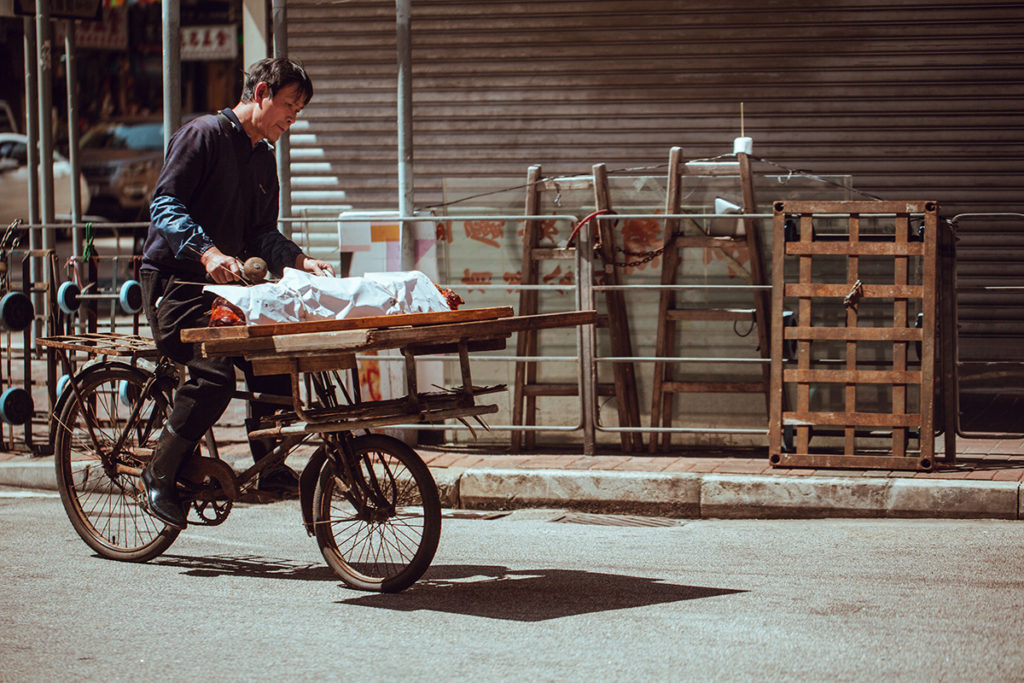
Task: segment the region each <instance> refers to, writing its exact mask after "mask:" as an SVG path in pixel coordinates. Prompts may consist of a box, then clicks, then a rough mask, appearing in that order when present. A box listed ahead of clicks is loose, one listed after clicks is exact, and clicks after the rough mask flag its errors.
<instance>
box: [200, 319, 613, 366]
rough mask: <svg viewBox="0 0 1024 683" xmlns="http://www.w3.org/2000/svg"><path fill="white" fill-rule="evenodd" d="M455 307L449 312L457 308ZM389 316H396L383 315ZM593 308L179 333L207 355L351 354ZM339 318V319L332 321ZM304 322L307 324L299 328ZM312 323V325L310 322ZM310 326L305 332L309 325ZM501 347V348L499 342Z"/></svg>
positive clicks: (474, 336) (503, 333) (494, 331)
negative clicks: (258, 331)
mask: <svg viewBox="0 0 1024 683" xmlns="http://www.w3.org/2000/svg"><path fill="white" fill-rule="evenodd" d="M456 312H457V311H453V313H456ZM387 317H388V318H393V317H398V316H387ZM596 318H597V315H596V312H595V311H571V312H568V313H544V314H540V315H530V316H518V317H506V318H493V319H487V320H471V321H468V322H454V323H446V324H434V325H428V324H423V325H418V326H407V325H406V326H394V325H392V326H389V327H375V328H359V329H335V330H322V329H321V328H320V322H321V321H316V322H311V323H289V325H290V326H294V327H289V328H288V330H287V332H288V333H287V334H276V335H272V336H253V337H240V338H233V339H232V338H227V339H225V338H223V337H221V336H220V335H219V334H218V333H219V331H220V330H222V329H231V328H216V327H209V328H194V329H191V330H182V338H186V333H187V338H188V339H189V340H190V341H195V342H199V343H201V344H202V346H201V352H202V354H203V355H204V356H206V357H213V356H222V355H239V354H241V355H258V356H265V355H267V354H271V353H272V354H279V355H290V356H298V355H303V354H320V353H325V352H333V353H338V354H340V353H356V352H360V351H368V350H376V349H389V348H402V347H421V346H430V345H439V344H450V343H459V342H473V341H479V340H484V339H501V338H502V337H505V338H507V337H509V336H510V335H512V334H513V333H514V332H519V331H522V330H526V329H546V328H552V327H575V326H577V325H588V324H593V323H594V322H595V321H596ZM337 322H344V321H337ZM299 326H309V327H305V328H303V327H299ZM314 326H315V327H314ZM310 328H312V329H314V331H306V330H308V329H310ZM499 348H501V347H499Z"/></svg>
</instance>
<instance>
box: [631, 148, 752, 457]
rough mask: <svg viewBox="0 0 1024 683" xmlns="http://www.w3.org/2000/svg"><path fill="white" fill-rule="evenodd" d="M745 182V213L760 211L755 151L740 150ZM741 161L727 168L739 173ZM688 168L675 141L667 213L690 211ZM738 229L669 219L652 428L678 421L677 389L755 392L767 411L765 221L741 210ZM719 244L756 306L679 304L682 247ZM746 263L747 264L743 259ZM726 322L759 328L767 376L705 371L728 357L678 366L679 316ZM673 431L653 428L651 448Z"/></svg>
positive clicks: (683, 345) (681, 344)
mask: <svg viewBox="0 0 1024 683" xmlns="http://www.w3.org/2000/svg"><path fill="white" fill-rule="evenodd" d="M736 157H737V162H738V170H739V175H740V184H741V187H742V194H743V212H744V214H752V213H756V201H755V197H754V184H753V177H752V174H751V167H750V157H749V156H748V155H747V154H744V153H742V152H741V153H738V154H737V155H736ZM736 170H737V167H736V166H733V167H732V168H731V169H728V170H727V171H726V172H727V173H729V174H735V173H736ZM702 172H706V171H702ZM686 174H687V166H686V163H685V162H684V160H683V150H682V149H681V148H680V147H673V148H672V149H671V151H670V153H669V163H668V190H667V192H666V198H665V213H666V214H668V215H672V214H681V213H685V212H684V211H683V210H682V209H683V207H682V201H681V198H682V192H681V188H682V184H683V177H684V176H685V175H686ZM737 218H738V221H737V225H741V226H742V228H743V232H742V233H739V230H737V232H736V233H735V234H731V235H724V236H721V235H710V234H707V233H705V232H703V231H702V230H701V229H700V228H699V227H697V226H696V224H689V225H691V227H692V229H691V230H689V231H686V230H681V229H680V228H681V226H682V225H684V224H685V223H684V222H683V220H682V219H679V218H666V219H665V242H664V247H665V250H664V253H663V254H662V269H661V284H662V285H663V286H665V289H662V290H661V296H660V300H659V304H658V332H657V338H656V340H655V356H656V357H657V358H658V359H659V360H657V361H655V363H654V377H653V385H652V395H653V401H652V405H651V428H652V429H659V428H670V427H671V426H672V422H673V409H674V407H673V398H674V396H675V394H731V393H744V394H750V393H756V394H761V395H763V396H764V397H765V413H766V415H767V406H768V398H769V397H768V390H769V385H770V382H769V363H768V361H769V359H770V356H769V347H768V340H769V338H770V334H769V329H768V325H769V320H768V306H769V295H768V290H767V285H768V280H767V273H766V270H765V266H764V254H763V249H762V246H761V236H760V226H759V225H758V221H757V220H755V219H753V218H750V217H746V216H743V215H738V216H737ZM707 249H714V250H718V251H719V252H720V253H723V254H725V255H726V256H727V257H728V255H729V254H734V255H735V256H734V257H731V258H730V260H731V262H732V266H733V268H734V269H736V270H740V271H741V272H743V273H744V277H745V279H746V280H747V283H748V284H749V285H750V286H751V292H752V298H751V304H752V307H751V308H744V309H737V308H727V309H726V308H712V307H707V306H704V307H695V306H689V307H686V308H683V307H679V306H678V305H677V302H676V291H675V290H674V289H673V288H672V286H673V285H676V284H677V282H678V279H679V272H680V270H681V268H682V265H683V253H684V252H685V251H686V250H700V251H703V250H707ZM744 264H746V265H744ZM684 321H686V322H693V321H703V322H722V323H729V324H735V322H736V321H749V322H750V323H752V324H753V325H754V327H755V329H756V333H757V343H758V349H759V352H760V355H761V358H762V360H763V361H764V362H763V371H762V378H761V379H760V380H759V381H749V382H735V381H733V382H723V381H719V380H717V379H712V378H709V377H707V376H702V375H701V369H702V368H705V367H706V365H707V363H712V362H715V363H722V362H728V360H727V359H714V358H708V359H705V360H704V362H702V363H696V362H689V363H687V364H686V372H685V374H684V373H683V371H682V369H681V368H680V367H679V366H680V365H681V364H680V362H679V361H675V360H674V358H683V357H685V354H684V353H683V352H682V350H683V349H685V348H686V343H687V341H688V340H687V338H685V337H683V338H681V339H680V338H679V336H678V335H677V326H678V324H679V323H680V322H684ZM671 436H672V435H671V432H667V431H666V432H661V433H660V439H659V433H658V432H652V434H651V440H650V442H649V448H650V450H651V452H655V451H657V450H658V448H659V442H660V448H661V449H662V450H666V449H668V448H669V446H670V444H671Z"/></svg>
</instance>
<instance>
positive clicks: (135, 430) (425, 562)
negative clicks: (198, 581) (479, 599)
mask: <svg viewBox="0 0 1024 683" xmlns="http://www.w3.org/2000/svg"><path fill="white" fill-rule="evenodd" d="M475 310H476V311H479V312H474V309H470V311H467V312H465V313H463V312H452V313H463V314H462V315H460V316H444V317H443V318H442V320H443V321H444V322H443V323H441V324H427V323H426V321H427V320H433V319H431V318H422V317H420V318H417V317H416V316H432V315H436V314H408V315H406V316H387V318H389V320H387V321H386V324H387V327H377V326H375V323H376V324H377V325H380V324H384V322H383V321H379V320H377V321H374V320H372V319H356V321H323V323H322V324H321V323H313V322H307V323H286V324H284V325H279V326H267V327H272V328H273V329H266V330H260V329H257V328H256V327H245V328H208V329H201V330H184V331H183V332H182V337H183V339H186V341H194V342H196V343H199V344H200V345H201V349H202V352H203V353H204V354H207V355H211V354H229V353H230V354H240V355H244V356H245V357H246V358H247V359H249V360H250V361H251V362H252V363H253V367H254V369H255V370H256V371H257V372H258V373H266V374H269V373H279V372H287V373H288V374H290V375H291V379H292V395H291V396H289V397H277V398H276V399H275V398H274V397H267V396H261V397H260V400H262V401H276V402H279V403H281V404H282V409H281V410H280V411H279V412H277V413H275V414H273V415H271V416H268V417H266V418H263V420H262V422H261V423H260V424H258V425H254V427H255V428H254V429H252V430H251V431H249V432H248V437H249V438H250V439H273V440H274V441H275V442H276V446H275V447H274V448H273V449H271V450H270V451H269V452H268V453H267V454H266V455H265V456H263V457H262V458H261V459H260V460H259V461H258V462H256V463H255V464H253V465H252V466H251V467H250V468H248V469H247V470H245V471H244V472H241V473H239V474H236V473H235V471H234V470H233V469H232V468H231V466H229V465H228V464H227V463H226V462H225V461H223V460H222V459H220V458H219V457H218V453H217V449H216V441H215V439H213V438H212V435H208V437H207V438H206V439H205V440H204V441H203V443H202V444H201V447H200V449H199V450H198V451H197V452H196V453H195V454H193V455H192V456H191V457H189V458H186V460H185V462H184V463H183V464H182V467H181V469H180V470H179V475H178V485H179V493H180V496H181V498H182V500H183V501H185V502H186V503H185V504H186V506H187V508H188V512H187V514H188V521H189V523H190V524H196V525H209V526H215V525H218V524H221V523H223V522H224V521H225V520H226V519H227V517H228V515H229V514H230V512H231V509H232V505H233V503H234V502H235V501H237V500H238V499H239V498H240V497H241V496H243V495H244V494H246V493H247V492H248V491H250V490H251V489H252V488H253V487H254V486H255V483H256V480H257V477H258V475H259V473H260V472H261V471H263V470H266V469H268V468H272V467H274V466H276V465H279V464H281V463H284V462H285V460H286V459H287V458H288V457H289V455H291V454H292V453H293V452H295V450H296V448H297V447H298V446H300V445H303V444H307V445H308V446H309V447H310V448H312V449H313V452H312V455H311V456H310V458H309V461H308V462H307V464H306V465H305V467H304V468H303V470H302V473H301V475H300V477H299V502H300V508H301V514H302V524H303V527H304V529H305V531H306V533H307V534H308V535H310V536H312V537H314V538H315V539H316V542H317V544H318V546H319V548H320V550H321V553H322V554H323V557H324V559H325V560H326V562H327V564H328V566H329V567H330V568H331V569H332V570H333V571H334V573H335V574H336V575H337V576H338V577H339V578H340V579H341V580H342V581H343V582H344V583H345V584H347V585H348V586H350V587H352V588H356V589H361V590H368V591H381V592H396V591H400V590H403V589H405V588H407V587H408V586H410V585H411V584H413V583H414V582H415V581H416V580H418V579H419V578H420V577H421V576H422V575H423V573H424V572H425V571H426V570H427V568H428V567H429V565H430V563H431V561H432V559H433V557H434V553H435V551H436V549H437V545H438V542H439V539H440V533H441V503H440V498H439V494H438V490H437V486H436V484H435V482H434V480H433V477H432V476H431V474H430V470H429V468H428V467H427V466H426V464H425V463H424V462H423V460H422V459H421V458H420V456H419V455H418V454H417V453H416V451H415V450H414V449H413V448H411V447H410V446H408V445H407V444H405V443H404V442H403V441H401V440H399V439H397V438H393V437H391V436H387V435H384V434H378V433H372V432H371V431H370V430H372V429H377V428H380V427H382V426H386V425H393V424H402V423H415V422H438V421H442V420H446V419H452V418H455V419H465V418H467V417H474V418H475V417H477V416H480V415H483V414H487V413H493V412H496V411H497V410H498V408H497V406H496V405H478V404H477V402H476V398H477V397H478V396H480V395H482V394H486V393H490V392H495V391H500V390H503V389H504V388H505V387H504V386H503V385H499V386H492V387H476V386H473V384H472V382H471V378H470V374H469V357H468V354H469V352H471V351H477V350H492V349H500V348H504V346H505V343H506V340H507V338H508V337H509V336H510V335H511V333H512V332H513V331H517V330H520V329H524V328H525V327H526V326H532V327H534V328H537V327H545V326H547V327H554V326H568V325H576V324H581V323H585V322H592V321H593V318H594V313H593V311H589V312H574V313H568V314H544V315H539V316H524V317H520V318H513V317H510V316H511V309H507V310H506V309H500V313H494V312H493V310H494V309H475ZM488 311H489V313H486V314H484V313H480V312H488ZM481 316H484V317H481ZM502 316H504V317H503V318H502ZM499 318H502V319H499ZM399 319H400V320H399ZM453 320H454V321H455V322H453ZM419 321H421V322H422V324H420V325H416V324H414V323H416V322H419ZM435 322H436V321H435ZM343 323H344V324H343ZM37 342H38V343H39V345H40V346H44V347H46V348H47V349H48V351H49V352H50V353H52V354H54V362H55V363H56V362H57V361H59V362H60V363H62V364H64V365H65V366H69V363H68V354H69V353H76V354H79V355H82V354H85V355H86V356H88V357H90V358H92V359H93V360H92V361H91V362H89V363H86V364H84V365H83V366H82V367H81V368H80V369H79V370H78V371H77V372H75V373H74V374H73V375H72V376H70V377H69V380H68V381H67V382H66V386H65V387H64V388H63V391H62V392H60V398H59V399H58V400H57V401H56V404H55V409H54V412H53V415H52V417H51V432H52V437H53V443H54V455H55V458H54V460H55V467H56V475H57V486H58V489H59V491H60V496H61V500H62V502H63V505H64V509H65V511H66V512H67V514H68V517H69V518H70V520H71V523H72V525H73V526H74V528H75V530H76V531H77V532H78V534H79V535H80V536H81V537H82V539H83V540H84V541H85V543H86V544H88V545H89V547H91V548H92V549H93V550H95V551H96V552H97V553H99V554H100V555H101V556H103V557H107V558H110V559H115V560H122V561H130V562H146V561H148V560H151V559H153V558H155V557H157V556H159V555H160V554H161V553H163V552H164V551H165V550H167V548H168V547H170V545H171V544H172V543H173V542H174V540H175V539H176V538H177V537H178V535H179V533H180V531H179V530H178V529H176V528H173V527H170V526H167V525H164V524H163V522H160V521H159V520H157V519H156V518H155V517H152V516H150V515H149V514H148V513H147V512H146V511H145V509H144V507H143V502H144V500H145V496H144V494H143V492H142V488H141V481H140V476H141V473H142V470H143V469H144V468H145V467H146V465H147V464H148V462H149V460H150V459H151V457H152V455H153V448H154V446H155V443H156V440H157V438H158V437H159V435H160V433H161V430H162V429H163V425H164V422H165V420H166V418H167V416H168V414H169V411H170V405H171V397H172V395H173V390H174V388H175V387H176V386H177V383H178V381H179V369H178V368H177V367H176V366H175V365H174V364H173V363H172V362H171V361H170V360H168V359H167V358H165V357H162V356H161V355H160V354H159V352H158V351H157V350H156V349H155V347H154V346H153V344H152V342H151V341H150V340H147V339H144V338H141V337H137V336H129V335H116V334H86V335H75V336H69V337H41V338H39V339H38V340H37ZM381 348H398V349H400V351H401V353H402V355H403V356H404V360H405V368H406V382H407V387H408V389H409V394H408V395H407V396H405V397H402V398H398V399H390V400H384V401H362V400H360V398H359V396H358V382H355V383H354V384H355V395H350V392H349V390H347V389H346V384H345V382H344V381H342V378H341V373H342V372H344V371H346V370H352V369H353V368H355V352H357V351H362V350H372V349H381ZM452 352H455V353H458V354H459V361H460V362H459V366H460V369H461V372H462V380H463V385H462V386H461V387H459V388H457V389H453V390H442V391H437V392H418V391H417V387H416V372H415V358H416V356H417V355H422V354H435V353H452ZM238 395H239V396H240V397H245V396H246V394H245V393H244V392H239V394H238ZM285 404H290V406H286V405H285ZM307 450H308V449H307Z"/></svg>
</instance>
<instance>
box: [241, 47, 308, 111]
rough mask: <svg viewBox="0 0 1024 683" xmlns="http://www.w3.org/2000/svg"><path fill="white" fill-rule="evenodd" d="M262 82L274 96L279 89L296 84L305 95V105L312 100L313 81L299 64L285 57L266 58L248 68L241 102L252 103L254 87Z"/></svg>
mask: <svg viewBox="0 0 1024 683" xmlns="http://www.w3.org/2000/svg"><path fill="white" fill-rule="evenodd" d="M260 81H263V82H264V83H266V84H267V85H268V86H269V87H270V94H271V95H272V96H273V95H276V94H277V91H278V90H280V89H281V88H284V87H287V86H289V85H291V84H292V83H297V84H298V85H299V89H300V90H301V91H302V92H303V93H305V95H306V100H305V104H309V101H310V100H311V99H313V81H312V80H311V79H310V78H309V74H307V73H306V70H305V69H303V68H302V66H300V65H299V64H296V63H295V62H293V61H292V60H290V59H288V58H286V57H268V58H266V59H261V60H260V61H258V62H256V63H255V64H253V65H252V66H251V67H249V72H248V73H247V74H245V86H244V87H243V88H242V98H241V100H242V102H252V100H253V98H254V97H255V96H256V85H257V84H259V83H260Z"/></svg>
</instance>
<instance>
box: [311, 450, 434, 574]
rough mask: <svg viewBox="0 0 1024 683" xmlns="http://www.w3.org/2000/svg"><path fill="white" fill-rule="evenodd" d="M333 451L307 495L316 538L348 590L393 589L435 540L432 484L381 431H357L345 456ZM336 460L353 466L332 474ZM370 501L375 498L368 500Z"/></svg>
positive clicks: (420, 563) (428, 557) (411, 455)
mask: <svg viewBox="0 0 1024 683" xmlns="http://www.w3.org/2000/svg"><path fill="white" fill-rule="evenodd" d="M327 446H328V448H331V449H334V450H335V451H336V452H335V453H333V454H332V457H331V459H330V460H328V461H327V462H326V463H325V464H324V467H323V470H321V472H320V476H319V478H318V479H317V485H316V489H315V491H314V494H313V522H314V527H315V529H316V540H317V544H318V545H319V546H320V551H321V552H322V553H323V556H324V559H325V560H326V561H327V564H328V566H330V567H331V569H332V570H334V573H335V574H336V575H337V576H338V577H339V578H341V580H342V581H344V582H345V584H346V585H348V586H349V587H351V588H356V589H359V590H365V591H376V592H382V593H396V592H398V591H401V590H403V589H405V588H407V587H409V586H410V585H412V584H413V583H414V582H416V581H417V580H418V579H419V578H420V577H421V576H423V573H424V572H425V571H426V570H427V568H428V567H429V566H430V563H431V561H432V560H433V559H434V553H435V552H436V551H437V544H438V541H439V539H440V537H441V502H440V498H439V496H438V493H437V485H436V484H435V483H434V478H433V477H432V476H431V474H430V470H429V469H428V468H427V466H426V464H425V463H424V462H423V460H421V459H420V456H419V455H418V454H417V453H416V451H414V450H413V449H412V448H410V447H409V446H407V445H405V444H404V443H403V442H401V441H399V440H398V439H395V438H392V437H389V436H385V435H383V434H368V435H365V436H359V437H356V438H354V439H353V440H352V442H351V455H350V456H346V455H345V454H344V453H337V444H336V443H335V442H330V441H328V443H327ZM336 457H337V458H346V457H348V458H349V460H348V462H350V463H354V464H355V465H354V466H355V467H358V473H357V474H356V475H355V478H357V481H354V482H349V483H345V482H344V478H343V477H336V476H335V474H336V468H337V464H336V463H337V462H338V460H337V459H336ZM373 498H375V500H371V499H373Z"/></svg>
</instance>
